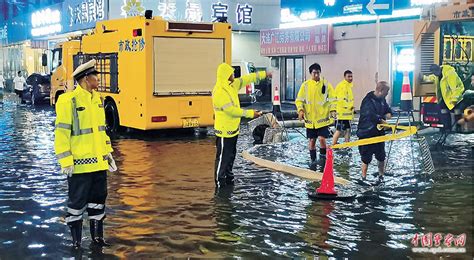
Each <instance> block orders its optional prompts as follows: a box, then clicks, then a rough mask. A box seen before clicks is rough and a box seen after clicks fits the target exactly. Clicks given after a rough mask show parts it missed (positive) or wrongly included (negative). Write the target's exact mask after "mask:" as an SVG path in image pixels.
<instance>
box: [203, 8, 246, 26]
mask: <svg viewBox="0 0 474 260" xmlns="http://www.w3.org/2000/svg"><path fill="white" fill-rule="evenodd" d="M228 10H229V6H228V5H227V4H223V3H221V2H217V3H214V4H212V21H213V22H216V21H219V20H221V21H222V20H224V19H227V12H228ZM252 12H253V7H252V6H251V5H249V4H240V3H238V4H237V8H236V9H235V16H236V20H237V24H246V25H250V24H252Z"/></svg>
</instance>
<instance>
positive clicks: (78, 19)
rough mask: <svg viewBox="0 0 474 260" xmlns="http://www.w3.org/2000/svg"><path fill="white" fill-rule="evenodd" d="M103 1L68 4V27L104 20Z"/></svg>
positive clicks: (104, 4) (104, 8) (104, 6)
mask: <svg viewBox="0 0 474 260" xmlns="http://www.w3.org/2000/svg"><path fill="white" fill-rule="evenodd" d="M106 4H107V2H106V1H105V0H83V1H80V2H76V3H73V2H70V3H68V13H69V26H73V25H77V24H86V23H91V22H96V21H100V20H104V19H105V18H106V8H107V7H106Z"/></svg>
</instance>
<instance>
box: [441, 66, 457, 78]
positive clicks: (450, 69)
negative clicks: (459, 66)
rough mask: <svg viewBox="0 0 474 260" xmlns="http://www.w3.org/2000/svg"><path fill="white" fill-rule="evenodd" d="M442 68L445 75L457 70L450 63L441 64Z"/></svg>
mask: <svg viewBox="0 0 474 260" xmlns="http://www.w3.org/2000/svg"><path fill="white" fill-rule="evenodd" d="M441 70H442V73H443V77H447V76H448V74H449V73H452V72H456V70H455V69H454V67H453V66H450V65H443V66H441Z"/></svg>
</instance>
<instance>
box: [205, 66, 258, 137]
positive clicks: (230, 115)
mask: <svg viewBox="0 0 474 260" xmlns="http://www.w3.org/2000/svg"><path fill="white" fill-rule="evenodd" d="M232 73H234V69H233V68H232V67H231V66H230V65H229V64H227V63H222V64H221V65H219V67H218V68H217V81H216V85H215V86H214V89H213V90H212V104H213V106H214V115H215V121H214V129H215V134H216V136H219V137H227V138H229V137H234V136H236V135H238V134H239V127H240V119H241V118H242V117H246V118H253V116H254V111H253V110H252V109H248V110H247V109H242V108H240V101H239V94H238V93H239V90H240V89H241V88H243V87H245V86H246V85H248V84H250V83H257V84H258V82H259V81H260V80H261V79H264V78H265V77H266V73H265V71H261V72H258V73H250V74H248V75H245V76H242V77H241V78H236V79H235V80H234V82H232V83H230V82H229V77H230V76H231V75H232Z"/></svg>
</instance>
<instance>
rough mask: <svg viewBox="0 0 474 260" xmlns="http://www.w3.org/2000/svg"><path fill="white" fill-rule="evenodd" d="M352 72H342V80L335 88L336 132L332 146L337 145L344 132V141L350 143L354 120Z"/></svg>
mask: <svg viewBox="0 0 474 260" xmlns="http://www.w3.org/2000/svg"><path fill="white" fill-rule="evenodd" d="M352 80H353V76H352V71H350V70H346V71H344V80H342V81H341V82H339V84H337V86H336V91H335V92H336V110H337V119H336V123H335V125H336V132H335V133H334V136H333V139H332V145H335V144H337V140H338V139H339V136H340V135H341V133H342V132H344V140H345V141H346V142H349V141H350V138H351V121H352V120H353V119H354V94H353V93H352V87H353V84H352Z"/></svg>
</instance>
